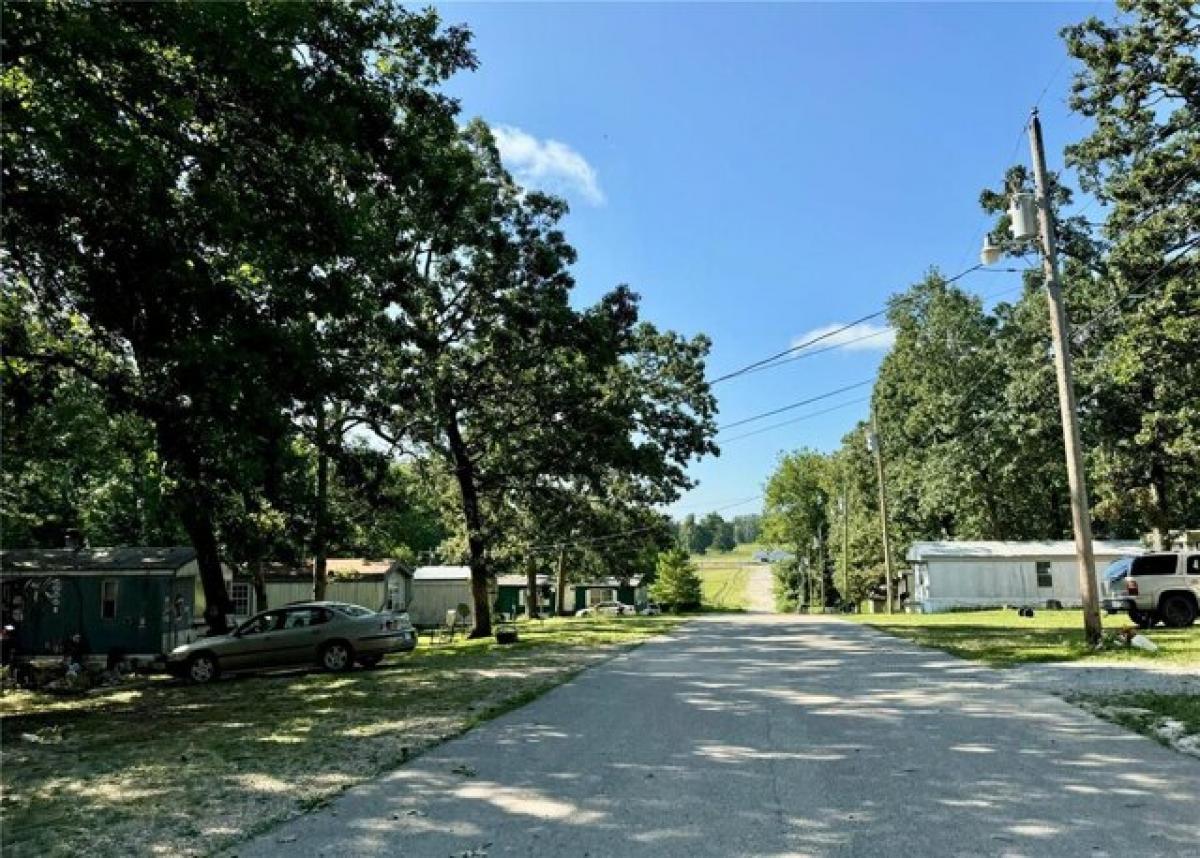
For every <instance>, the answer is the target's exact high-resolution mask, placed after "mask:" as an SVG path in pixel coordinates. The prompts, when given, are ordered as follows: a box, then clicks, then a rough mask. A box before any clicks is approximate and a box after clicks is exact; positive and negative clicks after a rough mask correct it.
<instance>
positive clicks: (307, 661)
mask: <svg viewBox="0 0 1200 858" xmlns="http://www.w3.org/2000/svg"><path fill="white" fill-rule="evenodd" d="M416 645H417V633H416V630H415V629H414V628H413V626H412V623H410V622H409V620H408V615H407V614H394V613H391V612H390V611H385V612H383V613H376V612H375V611H372V610H370V609H369V608H364V607H362V606H361V605H351V604H348V603H345V602H299V603H296V604H292V605H285V606H284V607H282V608H273V609H271V610H267V611H263V612H261V613H259V614H255V615H254V616H253V617H251V618H250V619H248V620H246V622H244V623H242V624H241V625H240V626H238V627H237V628H236V629H234V630H233V631H232V632H230V633H229V634H226V635H215V636H213V637H207V638H200V639H199V640H196V641H193V642H192V643H189V644H186V645H184V646H181V647H177V648H176V649H174V650H172V651H171V653H170V655H168V656H167V671H168V672H169V673H171V674H173V675H175V676H179V677H182V678H184V679H187V680H189V681H191V682H197V683H203V682H211V681H212V680H214V679H216V678H217V677H218V676H219V675H220V674H222V673H237V672H242V671H248V670H264V669H272V668H282V667H299V666H303V665H317V666H319V667H322V668H324V669H325V670H328V671H332V672H335V673H336V672H340V671H343V670H349V669H350V668H351V667H352V666H353V665H354V663H355V662H358V663H359V664H361V665H363V666H364V667H374V666H375V665H377V664H379V662H380V661H382V660H383V657H384V656H385V655H387V654H388V653H393V652H410V651H411V650H412V649H413V648H414V647H416Z"/></svg>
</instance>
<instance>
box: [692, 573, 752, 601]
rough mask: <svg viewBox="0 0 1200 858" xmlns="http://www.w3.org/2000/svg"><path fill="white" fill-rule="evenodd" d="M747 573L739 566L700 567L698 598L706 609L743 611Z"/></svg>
mask: <svg viewBox="0 0 1200 858" xmlns="http://www.w3.org/2000/svg"><path fill="white" fill-rule="evenodd" d="M749 577H750V576H749V573H748V572H747V571H746V570H745V569H742V568H741V567H739V566H708V567H704V566H702V567H700V598H701V599H702V601H703V603H704V606H705V607H706V608H716V609H718V610H726V611H728V610H745V608H746V604H747V599H746V581H747V579H748V578H749Z"/></svg>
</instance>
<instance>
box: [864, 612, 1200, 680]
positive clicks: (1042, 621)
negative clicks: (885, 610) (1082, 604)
mask: <svg viewBox="0 0 1200 858" xmlns="http://www.w3.org/2000/svg"><path fill="white" fill-rule="evenodd" d="M847 618H848V619H851V620H855V621H857V622H861V623H867V624H869V625H872V626H875V627H876V628H879V629H881V630H883V631H886V632H888V633H890V634H893V635H896V636H897V637H901V638H904V639H906V640H910V641H913V642H914V643H918V644H921V645H923V646H929V647H934V648H936V649H940V650H944V651H946V652H949V653H952V654H954V655H957V656H961V657H962V658H969V659H974V660H976V661H982V662H984V663H986V664H989V665H991V666H993V667H1012V666H1014V665H1019V664H1029V663H1036V662H1054V661H1077V660H1079V659H1084V658H1088V659H1105V660H1112V661H1129V660H1137V661H1146V662H1164V663H1171V664H1194V665H1200V626H1193V627H1192V628H1190V629H1166V628H1156V629H1153V630H1151V631H1150V632H1148V633H1147V636H1148V637H1150V638H1151V639H1152V640H1153V641H1154V642H1155V643H1156V644H1158V645H1159V647H1160V650H1159V652H1157V653H1146V652H1143V651H1141V650H1136V649H1113V648H1107V649H1105V650H1103V651H1101V652H1091V651H1089V650H1088V648H1087V647H1086V645H1085V644H1084V638H1083V614H1082V612H1081V611H1037V612H1036V614H1035V615H1034V616H1033V617H1019V616H1017V613H1016V611H1013V610H1006V611H1005V610H995V611H962V612H954V613H945V614H893V615H892V616H887V615H886V614H853V615H849V616H848V617H847ZM1128 626H1129V620H1128V618H1127V617H1125V616H1124V615H1118V616H1113V617H1105V618H1104V627H1105V630H1106V631H1108V630H1113V631H1115V630H1117V629H1121V628H1126V627H1128Z"/></svg>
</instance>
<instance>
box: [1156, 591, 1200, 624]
mask: <svg viewBox="0 0 1200 858" xmlns="http://www.w3.org/2000/svg"><path fill="white" fill-rule="evenodd" d="M1159 613H1161V614H1162V618H1163V622H1164V623H1166V624H1167V626H1168V627H1169V628H1172V629H1182V628H1186V627H1187V626H1190V625H1191V624H1192V623H1194V622H1196V605H1195V604H1194V603H1193V602H1192V600H1191V599H1188V598H1187V597H1186V596H1180V595H1177V594H1174V595H1170V596H1167V597H1166V598H1164V599H1163V600H1162V604H1161V605H1160V606H1159Z"/></svg>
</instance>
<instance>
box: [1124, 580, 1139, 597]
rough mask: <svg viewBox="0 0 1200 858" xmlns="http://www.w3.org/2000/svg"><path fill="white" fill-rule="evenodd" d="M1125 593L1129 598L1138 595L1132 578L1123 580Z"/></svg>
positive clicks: (1135, 583) (1136, 586)
mask: <svg viewBox="0 0 1200 858" xmlns="http://www.w3.org/2000/svg"><path fill="white" fill-rule="evenodd" d="M1125 592H1126V593H1128V594H1129V595H1130V596H1136V595H1137V594H1138V585H1137V581H1134V580H1133V579H1132V578H1126V579H1125Z"/></svg>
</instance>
